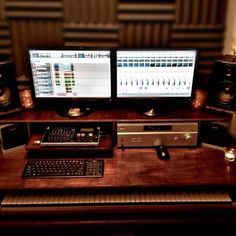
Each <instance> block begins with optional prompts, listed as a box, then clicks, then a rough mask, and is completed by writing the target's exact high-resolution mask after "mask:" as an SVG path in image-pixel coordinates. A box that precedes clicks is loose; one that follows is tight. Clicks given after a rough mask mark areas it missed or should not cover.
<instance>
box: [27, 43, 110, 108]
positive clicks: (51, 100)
mask: <svg viewBox="0 0 236 236" xmlns="http://www.w3.org/2000/svg"><path fill="white" fill-rule="evenodd" d="M32 50H45V51H46V50H49V51H50V50H51V51H53V50H57V51H58V50H62V51H66V50H69V51H73V50H85V51H86V50H88V51H92V50H95V51H103V50H104V51H105V50H106V51H110V56H111V57H110V60H111V63H110V80H111V81H110V84H111V88H110V89H111V91H110V93H111V96H110V97H45V98H43V97H36V95H35V87H34V80H33V74H32V67H31V61H30V52H31V51H32ZM114 55H115V53H114V50H113V48H111V47H95V46H88V47H87V46H60V47H45V46H44V47H29V48H27V49H26V57H27V58H26V60H27V68H28V75H29V81H30V86H31V90H32V99H33V101H34V103H35V106H36V107H43V108H46V107H49V108H53V109H54V108H55V109H56V108H57V107H61V106H69V105H72V106H74V105H76V104H83V105H85V106H86V105H90V106H97V105H100V104H102V105H106V104H109V103H111V102H112V101H113V100H114V97H115V94H114V91H115V88H114V85H115V80H114V79H115V78H114V75H115V73H114V68H115V58H114Z"/></svg>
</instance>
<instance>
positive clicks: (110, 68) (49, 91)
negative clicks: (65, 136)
mask: <svg viewBox="0 0 236 236" xmlns="http://www.w3.org/2000/svg"><path fill="white" fill-rule="evenodd" d="M27 57H28V61H29V72H30V77H31V82H32V88H33V97H34V100H35V102H36V104H40V103H41V104H51V105H53V106H55V107H58V108H59V110H60V114H62V115H67V116H80V115H85V114H87V113H89V112H90V111H91V107H92V106H94V104H99V103H100V104H101V103H102V104H111V103H112V104H132V105H131V106H132V107H135V106H136V107H138V108H141V110H142V113H143V114H146V115H149V116H155V115H159V114H161V113H159V111H158V109H159V107H158V106H159V104H161V103H165V102H168V101H177V100H179V99H182V100H187V99H190V98H191V96H192V92H193V85H194V72H195V67H196V59H197V51H196V50H195V49H158V48H152V49H145V48H136V49H132V48H130V49H128V48H126V49H122V48H116V49H114V48H98V47H96V48H95V47H91V48H87V47H77V48H76V47H63V48H29V49H27ZM133 105H134V106H133ZM90 106H91V107H90Z"/></svg>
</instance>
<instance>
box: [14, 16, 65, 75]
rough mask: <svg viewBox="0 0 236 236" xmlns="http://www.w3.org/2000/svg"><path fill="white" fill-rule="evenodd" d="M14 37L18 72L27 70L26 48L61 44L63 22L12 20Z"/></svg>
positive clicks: (21, 72) (22, 72) (19, 73)
mask: <svg viewBox="0 0 236 236" xmlns="http://www.w3.org/2000/svg"><path fill="white" fill-rule="evenodd" d="M10 24H11V32H12V38H13V45H12V48H13V54H14V58H15V61H16V68H17V72H18V73H17V74H18V75H19V76H20V75H22V74H24V73H26V74H27V71H26V57H25V55H26V54H25V49H26V48H28V47H42V46H51V47H52V46H61V45H62V44H63V41H62V38H61V35H62V32H61V23H60V22H58V21H49V20H34V21H33V20H31V21H29V20H27V19H26V20H11V21H10Z"/></svg>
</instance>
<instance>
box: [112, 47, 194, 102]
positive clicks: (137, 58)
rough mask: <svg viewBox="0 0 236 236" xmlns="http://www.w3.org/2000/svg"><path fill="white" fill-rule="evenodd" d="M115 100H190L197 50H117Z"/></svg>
mask: <svg viewBox="0 0 236 236" xmlns="http://www.w3.org/2000/svg"><path fill="white" fill-rule="evenodd" d="M116 57H117V68H116V69H117V84H116V86H117V91H116V92H117V95H116V96H117V98H118V99H119V98H134V99H135V98H167V97H173V98H176V97H182V98H189V97H191V94H192V87H193V79H194V70H195V63H196V50H145V49H144V50H117V52H116Z"/></svg>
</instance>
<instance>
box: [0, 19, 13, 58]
mask: <svg viewBox="0 0 236 236" xmlns="http://www.w3.org/2000/svg"><path fill="white" fill-rule="evenodd" d="M11 54H12V50H11V38H10V30H9V25H8V23H7V22H5V21H0V60H1V58H8V57H11Z"/></svg>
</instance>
